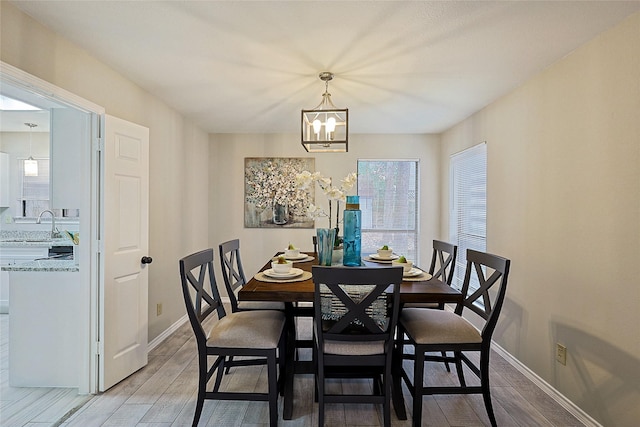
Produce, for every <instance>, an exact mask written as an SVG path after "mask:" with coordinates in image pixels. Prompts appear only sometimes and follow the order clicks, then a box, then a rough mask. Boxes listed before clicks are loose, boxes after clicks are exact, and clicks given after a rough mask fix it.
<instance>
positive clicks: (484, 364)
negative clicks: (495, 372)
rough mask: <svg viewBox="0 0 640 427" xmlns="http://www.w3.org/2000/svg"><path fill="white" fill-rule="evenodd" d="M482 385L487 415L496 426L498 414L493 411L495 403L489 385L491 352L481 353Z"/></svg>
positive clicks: (493, 426) (492, 424)
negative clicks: (492, 400)
mask: <svg viewBox="0 0 640 427" xmlns="http://www.w3.org/2000/svg"><path fill="white" fill-rule="evenodd" d="M480 387H481V388H482V398H483V399H484V406H485V408H486V409H487V415H488V416H489V421H490V422H491V426H492V427H496V426H497V423H496V416H495V414H494V413H493V404H492V403H491V388H490V387H489V352H488V351H487V352H486V354H485V352H484V351H483V352H481V353H480Z"/></svg>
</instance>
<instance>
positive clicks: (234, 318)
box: [179, 248, 285, 427]
mask: <svg viewBox="0 0 640 427" xmlns="http://www.w3.org/2000/svg"><path fill="white" fill-rule="evenodd" d="M179 264H180V278H181V282H182V294H183V296H184V301H185V305H186V309H187V314H188V316H189V321H190V323H191V328H192V329H193V333H194V334H195V338H196V343H197V347H198V398H197V403H196V409H195V413H194V416H193V423H192V426H197V425H198V421H199V420H200V415H201V414H202V408H203V406H204V401H205V399H217V400H250V401H268V402H269V423H270V425H271V426H272V427H273V426H276V425H277V422H278V391H279V390H278V362H279V364H280V366H279V367H280V374H282V373H283V372H284V349H285V346H284V344H285V339H284V337H285V334H284V329H285V315H284V313H283V312H281V311H278V310H252V311H239V312H235V313H230V314H227V313H226V311H225V309H224V306H223V304H222V302H221V299H220V293H219V292H218V287H217V284H216V279H215V274H214V271H213V249H212V248H209V249H205V250H203V251H200V252H196V253H193V254H191V255H188V256H186V257H184V258H182V259H181V260H180V261H179ZM213 313H216V315H217V319H216V318H215V316H213V317H210V316H211V315H212V314H213ZM210 356H216V358H215V360H214V361H213V363H211V364H209V363H208V361H209V357H210ZM232 356H242V357H243V359H242V360H239V361H235V362H233V361H228V360H227V358H229V357H232ZM227 364H232V365H233V366H251V365H266V366H267V383H268V385H267V392H262V393H260V392H254V391H252V392H241V391H220V383H221V381H222V375H223V370H224V367H225V365H227ZM216 371H217V375H216V379H215V383H214V385H213V388H212V389H211V391H207V384H208V383H209V381H210V380H211V378H212V377H213V375H214V374H215V373H216ZM281 384H282V383H281Z"/></svg>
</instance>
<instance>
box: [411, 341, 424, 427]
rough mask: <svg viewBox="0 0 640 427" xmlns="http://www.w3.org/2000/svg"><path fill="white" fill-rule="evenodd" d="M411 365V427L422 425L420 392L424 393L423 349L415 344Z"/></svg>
mask: <svg viewBox="0 0 640 427" xmlns="http://www.w3.org/2000/svg"><path fill="white" fill-rule="evenodd" d="M415 357H416V360H415V363H414V366H413V427H421V425H422V394H423V393H424V351H422V350H421V349H419V348H418V346H416V349H415Z"/></svg>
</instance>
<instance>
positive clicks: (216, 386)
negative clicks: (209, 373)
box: [213, 356, 226, 392]
mask: <svg viewBox="0 0 640 427" xmlns="http://www.w3.org/2000/svg"><path fill="white" fill-rule="evenodd" d="M218 360H220V365H219V366H218V372H216V382H215V384H214V385H213V391H215V392H217V391H218V389H219V388H220V384H221V383H222V376H223V375H224V362H225V360H226V357H225V356H218Z"/></svg>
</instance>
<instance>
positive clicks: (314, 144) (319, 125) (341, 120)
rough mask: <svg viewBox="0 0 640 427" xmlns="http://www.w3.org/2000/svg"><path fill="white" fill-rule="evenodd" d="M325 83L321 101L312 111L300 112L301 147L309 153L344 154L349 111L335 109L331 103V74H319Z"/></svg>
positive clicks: (346, 146) (347, 135) (347, 140)
mask: <svg viewBox="0 0 640 427" xmlns="http://www.w3.org/2000/svg"><path fill="white" fill-rule="evenodd" d="M318 77H320V80H322V81H323V82H324V83H325V89H324V93H323V94H322V101H321V102H320V104H318V106H316V107H315V108H314V109H312V110H302V146H303V147H304V149H305V150H307V152H309V153H345V152H347V151H349V110H348V109H347V108H344V109H342V108H337V107H336V106H335V105H333V102H332V101H331V94H330V93H329V81H331V80H332V79H333V74H332V73H330V72H329V71H323V72H321V73H320V74H319V76H318Z"/></svg>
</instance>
